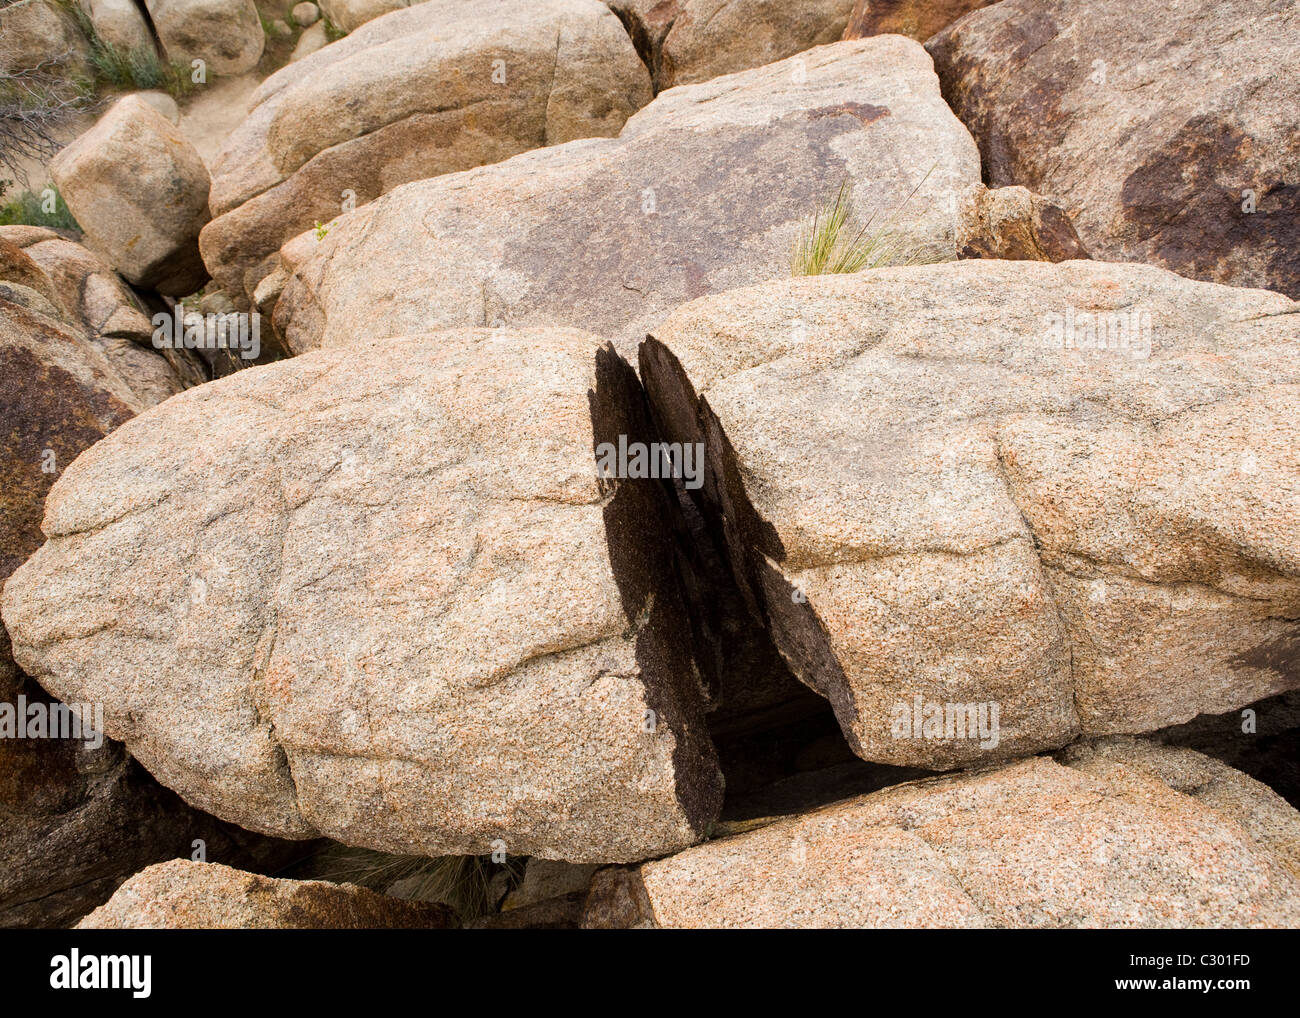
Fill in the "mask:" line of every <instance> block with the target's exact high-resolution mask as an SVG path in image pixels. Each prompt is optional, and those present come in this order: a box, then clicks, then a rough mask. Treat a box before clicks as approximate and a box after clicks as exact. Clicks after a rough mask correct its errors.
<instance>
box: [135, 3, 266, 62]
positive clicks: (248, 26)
mask: <svg viewBox="0 0 1300 1018" xmlns="http://www.w3.org/2000/svg"><path fill="white" fill-rule="evenodd" d="M144 5H145V7H146V8H148V10H149V17H150V20H151V21H152V22H153V27H154V30H155V31H156V32H157V33H158V39H159V41H160V42H161V43H162V45H163V51H164V52H165V53H166V55H167V59H169V60H172V61H175V62H177V63H182V64H185V65H186V70H189V69H190V66H191V65H192V64H193V62H194V61H195V60H201V61H203V64H204V71H205V76H212V75H233V74H243V73H244V72H245V71H251V70H252V69H253V68H254V67H256V66H257V62H258V61H259V60H261V59H262V50H263V49H264V48H265V46H266V33H265V32H264V31H263V30H262V22H261V19H260V18H259V17H258V15H257V6H256V5H255V4H254V3H253V0H144Z"/></svg>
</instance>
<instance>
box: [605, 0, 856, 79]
mask: <svg viewBox="0 0 1300 1018" xmlns="http://www.w3.org/2000/svg"><path fill="white" fill-rule="evenodd" d="M606 2H607V3H608V4H609V6H610V7H611V8H612V9H613V10H614V11H616V12H617V13H618V16H619V17H620V18H622V19H623V22H624V23H625V24H626V25H627V28H628V31H629V32H630V33H631V35H632V37H633V39H635V40H636V43H637V49H638V50H639V51H640V52H641V54H642V58H643V59H644V60H645V61H646V65H647V66H648V67H650V69H651V71H652V72H653V74H654V79H655V88H656V89H657V90H662V89H666V88H671V87H673V86H674V85H690V84H694V83H696V82H701V81H708V80H709V79H710V78H717V77H719V76H721V75H723V74H731V73H733V72H735V71H747V70H749V69H750V68H753V67H761V66H762V65H763V64H770V63H772V62H773V61H776V60H784V59H785V58H786V57H790V56H794V55H795V54H796V53H802V52H803V51H804V50H807V49H812V48H813V47H814V46H820V45H822V44H823V43H828V42H835V41H836V40H837V39H839V38H840V37H841V36H842V35H843V33H844V28H845V25H846V24H847V22H848V18H849V12H850V10H851V9H852V7H853V0H801V2H799V3H790V2H789V0H606Z"/></svg>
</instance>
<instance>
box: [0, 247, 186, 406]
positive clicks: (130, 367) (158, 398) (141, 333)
mask: <svg viewBox="0 0 1300 1018" xmlns="http://www.w3.org/2000/svg"><path fill="white" fill-rule="evenodd" d="M6 241H10V242H12V243H13V244H14V245H15V246H16V247H17V248H18V249H20V252H21V254H22V255H23V256H24V257H25V258H28V259H29V260H30V262H31V264H32V266H33V267H34V268H35V269H36V270H37V271H38V272H40V274H41V276H42V277H43V278H44V279H45V280H46V281H47V285H48V286H49V289H50V292H51V294H52V297H51V299H52V300H54V301H55V302H56V303H57V304H58V308H59V310H60V312H61V313H62V319H63V320H64V321H68V322H70V323H71V324H73V325H76V326H80V329H81V332H82V335H83V336H85V338H86V339H87V340H88V341H89V342H90V343H91V345H92V346H94V347H95V348H96V349H98V350H99V351H100V353H102V354H103V355H104V356H105V357H106V358H107V359H108V361H109V363H110V364H111V365H112V366H113V368H114V369H116V371H117V373H118V374H119V375H120V376H121V377H122V379H123V380H124V381H125V382H126V383H127V385H128V387H129V388H130V389H131V391H132V392H133V393H134V394H135V395H136V397H137V399H138V401H139V402H140V404H141V405H142V406H153V405H154V404H155V403H161V402H162V401H163V400H164V399H166V398H167V397H168V396H172V395H175V394H176V393H178V392H180V391H181V390H182V389H186V388H188V387H190V386H192V385H199V384H200V383H202V382H204V381H206V380H207V376H206V375H205V373H204V372H203V369H202V367H201V365H200V363H199V361H198V360H197V358H195V357H194V355H193V354H191V353H190V352H189V351H186V350H183V349H181V350H173V349H161V350H155V349H154V347H153V324H152V322H151V321H150V319H149V316H148V315H146V314H145V312H144V309H143V308H142V307H141V305H140V302H139V301H138V300H137V299H136V297H135V295H134V294H132V293H131V292H130V290H128V289H127V287H126V286H124V285H123V284H122V281H121V279H120V278H119V277H118V276H117V274H116V273H115V272H113V270H112V269H110V268H109V267H108V265H106V264H105V263H104V262H103V261H102V260H101V259H99V258H98V257H96V256H95V255H94V254H92V253H91V252H90V251H88V250H86V248H84V247H82V246H81V245H80V244H76V243H74V242H72V241H70V240H67V239H65V238H63V237H61V236H60V235H59V234H57V233H55V232H54V231H53V230H46V229H42V228H40V227H30V226H0V247H3V244H4V242H6ZM5 278H7V277H6V276H5V274H4V270H3V268H0V279H5ZM69 305H70V307H69Z"/></svg>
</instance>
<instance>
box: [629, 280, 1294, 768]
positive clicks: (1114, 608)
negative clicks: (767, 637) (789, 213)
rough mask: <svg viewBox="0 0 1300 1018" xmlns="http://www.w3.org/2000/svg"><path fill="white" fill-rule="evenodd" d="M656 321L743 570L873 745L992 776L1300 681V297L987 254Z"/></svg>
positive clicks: (663, 387)
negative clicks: (1022, 760)
mask: <svg viewBox="0 0 1300 1018" xmlns="http://www.w3.org/2000/svg"><path fill="white" fill-rule="evenodd" d="M655 337H656V338H655V339H654V340H651V341H647V343H646V344H645V345H644V346H643V347H642V350H641V375H642V377H643V378H644V379H645V382H646V386H647V389H648V391H649V394H650V399H651V403H652V405H653V407H654V409H655V413H656V416H657V417H658V418H659V421H660V424H661V427H662V429H663V430H664V432H665V434H666V435H667V436H668V437H669V438H670V439H671V440H672V441H676V442H702V443H704V444H705V446H706V450H707V452H706V460H707V467H708V469H707V472H706V479H705V483H704V485H703V487H702V488H701V489H700V493H701V495H702V498H701V502H702V505H703V506H704V508H705V510H706V512H707V513H708V514H709V516H710V518H711V520H712V521H713V525H714V528H715V530H716V531H718V532H720V533H722V534H723V535H724V536H725V542H726V544H727V546H728V548H729V550H730V556H731V562H732V568H733V570H734V571H735V572H736V574H737V576H738V578H739V579H740V581H741V584H742V586H743V587H744V589H745V590H746V591H747V592H748V596H749V599H750V603H751V604H752V605H754V606H755V610H756V611H757V612H758V614H759V615H760V616H761V617H762V618H763V619H765V622H766V625H767V627H768V628H769V629H770V630H771V632H772V634H773V637H774V639H775V641H776V644H777V646H778V647H779V648H780V649H781V651H782V653H783V654H784V655H785V657H786V658H787V660H788V661H789V662H790V663H791V667H792V668H793V670H794V672H795V674H796V675H797V676H799V678H800V679H802V680H803V681H804V682H805V683H806V684H808V685H809V686H811V687H812V688H813V689H816V690H817V691H818V692H820V693H822V694H823V695H824V696H826V697H827V698H828V699H829V700H830V701H831V703H832V704H833V706H834V708H835V711H836V714H837V716H838V717H839V720H840V723H841V726H842V728H843V729H844V732H845V734H846V736H847V737H848V738H849V741H850V743H851V744H852V745H853V748H854V749H855V751H856V752H857V753H858V754H859V755H860V756H862V757H864V758H866V759H868V760H874V761H879V762H885V763H893V764H903V765H911V766H921V767H947V766H961V765H965V764H970V763H975V762H980V761H988V760H994V759H1005V758H1009V757H1014V756H1017V755H1024V754H1026V753H1030V752H1035V751H1038V750H1042V749H1045V748H1054V747H1058V746H1061V745H1063V744H1065V743H1066V742H1068V741H1070V740H1071V739H1073V738H1074V737H1075V736H1076V735H1078V734H1079V733H1080V732H1082V733H1084V734H1086V735H1105V734H1113V733H1138V732H1144V731H1151V730H1154V729H1157V728H1161V727H1163V726H1166V725H1171V724H1177V723H1180V722H1183V721H1187V720H1188V719H1190V718H1192V717H1193V716H1195V715H1197V714H1200V713H1220V712H1223V711H1225V710H1229V709H1232V708H1235V707H1241V706H1244V705H1246V704H1249V703H1251V702H1252V701H1254V700H1257V699H1260V698H1261V697H1264V696H1269V695H1272V694H1274V693H1278V692H1281V691H1283V690H1287V689H1291V688H1295V687H1297V686H1300V656H1298V651H1300V624H1298V623H1297V621H1296V620H1297V619H1298V618H1300V489H1297V486H1296V485H1295V483H1294V479H1295V477H1296V476H1297V474H1298V473H1300V314H1297V305H1296V304H1295V303H1294V302H1293V301H1291V300H1290V299H1288V298H1287V297H1285V296H1283V295H1281V294H1276V293H1270V292H1267V291H1263V290H1245V289H1233V288H1230V287H1225V286H1220V285H1218V284H1212V283H1202V282H1196V281H1192V280H1188V279H1184V278H1183V277H1181V276H1177V275H1174V274H1173V273H1171V272H1168V271H1166V270H1164V269H1158V268H1155V267H1152V266H1143V265H1130V264H1106V263H1099V262H1091V261H1068V262H1061V263H1059V264H1047V263H1043V262H1035V261H991V260H990V261H986V260H972V261H960V262H953V263H948V264H944V265H933V266H924V267H912V268H883V269H876V270H870V271H867V272H862V273H859V274H857V275H847V276H823V277H817V278H809V279H801V280H789V281H781V282H770V283H766V284H762V285H759V286H755V287H751V288H746V289H741V290H737V291H733V292H729V293H724V294H720V295H715V296H712V297H706V298H703V299H701V300H699V301H696V302H694V303H691V304H689V305H687V306H686V307H684V308H681V309H680V310H679V311H678V312H677V313H676V314H675V315H673V316H672V317H671V318H670V319H669V320H668V321H667V322H666V323H665V324H664V325H663V327H662V328H660V329H659V330H658V331H657V332H656V333H655ZM995 712H996V717H995V716H994V714H995ZM977 722H978V723H977ZM994 729H996V731H995V730H994Z"/></svg>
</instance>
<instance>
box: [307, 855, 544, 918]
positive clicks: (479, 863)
mask: <svg viewBox="0 0 1300 1018" xmlns="http://www.w3.org/2000/svg"><path fill="white" fill-rule="evenodd" d="M523 865H524V860H523V859H510V860H507V861H506V862H504V863H494V862H492V860H491V859H490V858H488V857H483V856H474V855H448V856H442V857H439V858H436V859H430V858H426V857H424V856H418V855H389V854H388V853H385V852H374V851H371V850H370V849H365V848H352V847H349V846H347V845H329V846H327V847H326V848H324V849H322V850H321V851H320V852H319V853H317V854H316V855H315V856H313V857H312V858H311V860H309V862H308V864H307V866H306V869H305V870H300V871H299V873H295V876H299V874H301V877H304V878H310V879H314V880H329V881H333V882H335V883H348V884H359V885H360V886H362V887H368V888H369V889H370V890H372V891H378V892H379V893H381V894H389V893H393V891H394V890H396V891H398V892H399V894H400V897H403V898H407V899H410V900H412V901H440V902H442V903H444V904H446V905H450V906H451V907H452V908H454V909H455V910H456V912H457V913H458V914H459V915H460V917H461V918H462V919H473V918H475V917H477V916H481V915H485V914H486V913H488V912H494V911H496V902H495V901H494V900H492V899H493V897H494V894H493V886H494V878H496V877H497V875H498V874H500V873H502V872H505V873H507V874H508V878H509V880H510V882H511V883H512V884H513V883H518V881H519V880H520V879H521V878H522V875H523ZM498 883H499V882H498ZM396 885H401V886H400V887H398V886H396Z"/></svg>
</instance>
